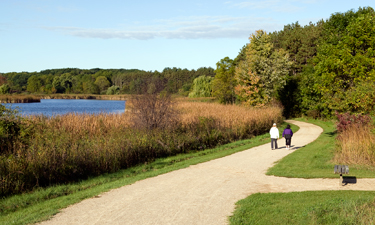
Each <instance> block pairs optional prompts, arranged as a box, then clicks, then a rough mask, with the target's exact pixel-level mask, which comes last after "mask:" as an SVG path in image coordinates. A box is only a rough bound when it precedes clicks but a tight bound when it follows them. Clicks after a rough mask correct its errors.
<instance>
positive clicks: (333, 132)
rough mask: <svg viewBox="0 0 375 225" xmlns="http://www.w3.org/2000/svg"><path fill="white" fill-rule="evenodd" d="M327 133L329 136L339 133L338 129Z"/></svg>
mask: <svg viewBox="0 0 375 225" xmlns="http://www.w3.org/2000/svg"><path fill="white" fill-rule="evenodd" d="M325 134H327V135H328V136H329V137H333V136H335V135H336V134H337V131H336V130H335V131H332V132H326V133H325Z"/></svg>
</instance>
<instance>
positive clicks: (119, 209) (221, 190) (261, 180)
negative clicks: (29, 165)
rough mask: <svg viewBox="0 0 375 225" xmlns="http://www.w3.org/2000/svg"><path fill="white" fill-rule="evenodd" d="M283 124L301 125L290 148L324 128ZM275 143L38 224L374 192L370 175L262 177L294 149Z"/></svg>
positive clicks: (222, 218) (173, 220)
mask: <svg viewBox="0 0 375 225" xmlns="http://www.w3.org/2000/svg"><path fill="white" fill-rule="evenodd" d="M288 122H290V123H293V124H296V125H297V126H299V127H300V129H299V131H298V132H296V133H295V135H294V136H293V139H292V145H293V146H294V148H299V147H303V146H305V145H306V144H308V143H310V142H312V141H314V140H315V139H316V138H317V137H318V136H319V135H320V134H321V133H322V132H323V130H322V128H320V127H318V126H315V125H313V124H309V123H304V122H299V121H288ZM278 143H279V149H277V150H273V151H272V150H271V147H270V144H265V145H262V146H258V147H254V148H251V149H249V150H246V151H242V152H239V153H235V154H233V155H229V156H226V157H223V158H219V159H215V160H212V161H209V162H205V163H201V164H198V165H194V166H190V167H188V168H185V169H180V170H177V171H173V172H170V173H167V174H163V175H159V176H157V177H153V178H148V179H145V180H142V181H138V182H136V183H134V184H132V185H127V186H124V187H121V188H118V189H114V190H111V191H109V192H106V193H103V194H102V195H101V197H100V198H90V199H86V200H84V201H82V202H80V203H78V204H75V205H72V206H69V207H68V208H66V209H63V210H62V212H61V213H59V214H57V215H56V216H54V217H53V218H52V219H51V220H48V221H45V222H42V223H41V224H64V225H65V224H142V225H143V224H215V225H216V224H227V223H228V216H230V215H231V213H232V212H233V211H234V208H235V203H236V202H237V201H238V200H240V199H243V198H245V197H247V196H248V195H250V194H253V193H258V192H292V191H308V190H375V179H358V180H357V183H356V184H352V185H346V186H343V187H341V186H339V185H338V178H337V179H301V178H284V177H274V176H266V175H265V172H266V171H267V169H268V168H269V167H271V166H272V165H273V163H274V162H275V161H277V160H279V159H281V158H283V157H284V156H286V155H288V154H289V153H291V152H293V150H286V149H285V140H284V139H281V140H279V142H278ZM280 147H281V148H280ZM332 170H333V168H332Z"/></svg>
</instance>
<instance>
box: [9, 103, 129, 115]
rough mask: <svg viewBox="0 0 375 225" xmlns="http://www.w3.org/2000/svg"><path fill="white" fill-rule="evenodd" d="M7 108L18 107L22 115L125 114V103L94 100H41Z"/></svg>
mask: <svg viewBox="0 0 375 225" xmlns="http://www.w3.org/2000/svg"><path fill="white" fill-rule="evenodd" d="M5 105H6V106H7V107H9V106H10V107H11V108H12V109H14V108H15V107H18V108H19V110H20V112H21V114H22V115H37V114H43V115H46V116H53V115H62V114H67V113H80V114H82V113H88V114H99V113H123V112H124V111H125V101H114V100H92V99H41V100H40V102H38V103H13V104H11V103H6V104H5Z"/></svg>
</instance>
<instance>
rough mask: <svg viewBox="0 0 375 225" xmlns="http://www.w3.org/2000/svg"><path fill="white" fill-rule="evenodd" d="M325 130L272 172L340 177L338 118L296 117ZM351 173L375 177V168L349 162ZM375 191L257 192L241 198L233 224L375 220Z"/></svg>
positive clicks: (365, 222) (351, 174)
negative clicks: (336, 156)
mask: <svg viewBox="0 0 375 225" xmlns="http://www.w3.org/2000/svg"><path fill="white" fill-rule="evenodd" d="M296 120H299V121H304V122H309V123H313V124H316V125H318V126H320V127H322V128H323V129H324V132H323V133H322V134H321V135H320V136H319V137H318V139H317V140H315V141H314V142H313V143H311V144H308V145H307V146H305V147H303V148H301V149H298V150H297V151H295V152H293V153H292V154H289V155H287V156H286V157H284V158H283V159H281V160H280V161H279V162H278V163H277V164H276V165H275V166H274V167H272V168H270V169H269V170H268V172H267V174H268V175H275V176H283V177H297V178H336V179H338V178H339V175H337V174H334V173H333V169H334V165H335V162H333V161H332V159H333V156H334V151H335V147H336V146H335V137H336V130H335V124H334V122H330V121H320V120H312V119H309V120H307V119H296ZM349 173H350V176H355V177H357V178H374V177H375V168H373V167H365V166H355V165H349ZM374 189H375V187H374ZM374 196H375V192H372V191H306V192H291V193H267V194H260V193H259V194H253V195H250V196H249V197H247V198H246V199H243V200H241V201H239V202H237V204H236V205H237V207H236V210H235V212H234V214H233V216H231V217H230V223H231V224H375V197H374Z"/></svg>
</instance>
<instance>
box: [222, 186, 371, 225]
mask: <svg viewBox="0 0 375 225" xmlns="http://www.w3.org/2000/svg"><path fill="white" fill-rule="evenodd" d="M374 194H375V192H372V191H307V192H290V193H267V194H264V193H258V194H253V195H250V196H249V197H247V198H246V199H243V200H241V201H239V202H238V203H237V209H236V211H235V212H234V214H233V216H231V217H230V218H229V221H230V224H232V225H237V224H241V225H244V224H265V225H269V224H273V225H275V224H283V225H284V224H375V197H374Z"/></svg>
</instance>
